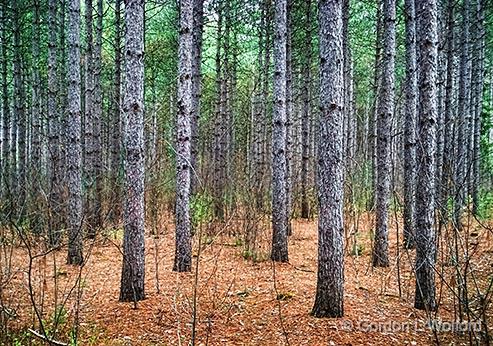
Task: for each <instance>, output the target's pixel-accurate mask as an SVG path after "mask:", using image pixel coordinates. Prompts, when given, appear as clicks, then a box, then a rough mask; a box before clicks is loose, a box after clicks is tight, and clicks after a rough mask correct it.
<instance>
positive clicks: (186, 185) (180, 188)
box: [173, 0, 193, 272]
mask: <svg viewBox="0 0 493 346" xmlns="http://www.w3.org/2000/svg"><path fill="white" fill-rule="evenodd" d="M192 35H193V6H192V3H191V1H187V0H181V1H180V31H179V48H178V55H179V60H178V74H179V77H178V114H177V121H176V124H177V137H176V146H177V148H176V152H177V157H176V208H175V210H176V220H175V225H176V248H175V263H174V266H173V270H174V271H178V272H188V271H190V270H191V269H192V231H191V222H190V183H191V167H190V159H191V143H190V138H191V131H192V128H191V125H192V119H191V117H192V113H191V112H192V48H193V47H192V46H193V43H192V42H193V38H192Z"/></svg>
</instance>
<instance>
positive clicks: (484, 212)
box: [478, 190, 493, 220]
mask: <svg viewBox="0 0 493 346" xmlns="http://www.w3.org/2000/svg"><path fill="white" fill-rule="evenodd" d="M478 217H479V218H480V219H483V220H489V219H492V218H493V191H486V190H481V191H480V195H479V205H478Z"/></svg>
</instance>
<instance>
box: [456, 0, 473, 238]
mask: <svg viewBox="0 0 493 346" xmlns="http://www.w3.org/2000/svg"><path fill="white" fill-rule="evenodd" d="M462 21H463V22H462V30H461V56H460V68H459V69H460V70H459V100H458V102H459V107H458V119H457V122H458V124H457V156H456V162H455V179H454V183H455V205H454V219H455V226H456V228H457V229H461V228H462V225H461V217H462V208H463V207H464V203H465V197H466V190H467V181H466V170H467V143H468V141H467V140H465V138H466V137H465V136H466V135H467V133H468V130H467V128H468V122H469V116H468V113H469V109H468V102H467V100H468V95H467V94H468V92H469V88H470V71H469V0H464V3H463V17H462Z"/></svg>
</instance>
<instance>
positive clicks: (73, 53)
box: [67, 0, 83, 265]
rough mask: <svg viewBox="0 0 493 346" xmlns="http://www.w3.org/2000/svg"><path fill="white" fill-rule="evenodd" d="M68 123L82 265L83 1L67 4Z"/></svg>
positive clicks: (71, 226) (72, 260) (73, 241)
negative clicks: (81, 3)
mask: <svg viewBox="0 0 493 346" xmlns="http://www.w3.org/2000/svg"><path fill="white" fill-rule="evenodd" d="M68 17H69V30H68V31H69V32H68V47H69V49H68V50H69V52H68V66H69V70H68V119H67V185H68V190H69V195H68V215H67V216H68V237H69V241H68V259H67V262H68V263H69V264H76V265H81V264H82V263H83V257H82V174H81V162H82V148H81V143H80V140H81V121H80V117H81V101H80V66H79V64H80V1H79V0H69V3H68Z"/></svg>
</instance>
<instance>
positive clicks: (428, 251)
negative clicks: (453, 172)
mask: <svg viewBox="0 0 493 346" xmlns="http://www.w3.org/2000/svg"><path fill="white" fill-rule="evenodd" d="M416 18H417V25H416V28H417V38H418V52H419V53H418V55H419V60H418V64H417V67H418V73H417V74H418V76H419V77H418V78H419V80H418V85H419V96H418V97H419V99H418V105H419V106H418V112H419V113H418V114H419V116H418V118H419V121H418V138H419V140H420V145H419V146H418V150H417V159H418V162H419V167H418V177H417V178H418V180H417V186H419V188H418V189H417V191H416V237H415V238H416V267H415V268H416V295H415V301H414V307H415V308H417V309H421V310H427V311H434V310H435V309H436V300H435V251H436V238H435V230H434V211H435V203H434V198H435V193H434V185H435V179H433V177H434V176H435V168H436V167H435V149H436V121H437V85H436V79H437V62H438V61H437V60H438V57H437V54H438V53H437V41H438V35H437V29H438V24H437V22H438V15H437V2H436V0H417V1H416Z"/></svg>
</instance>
